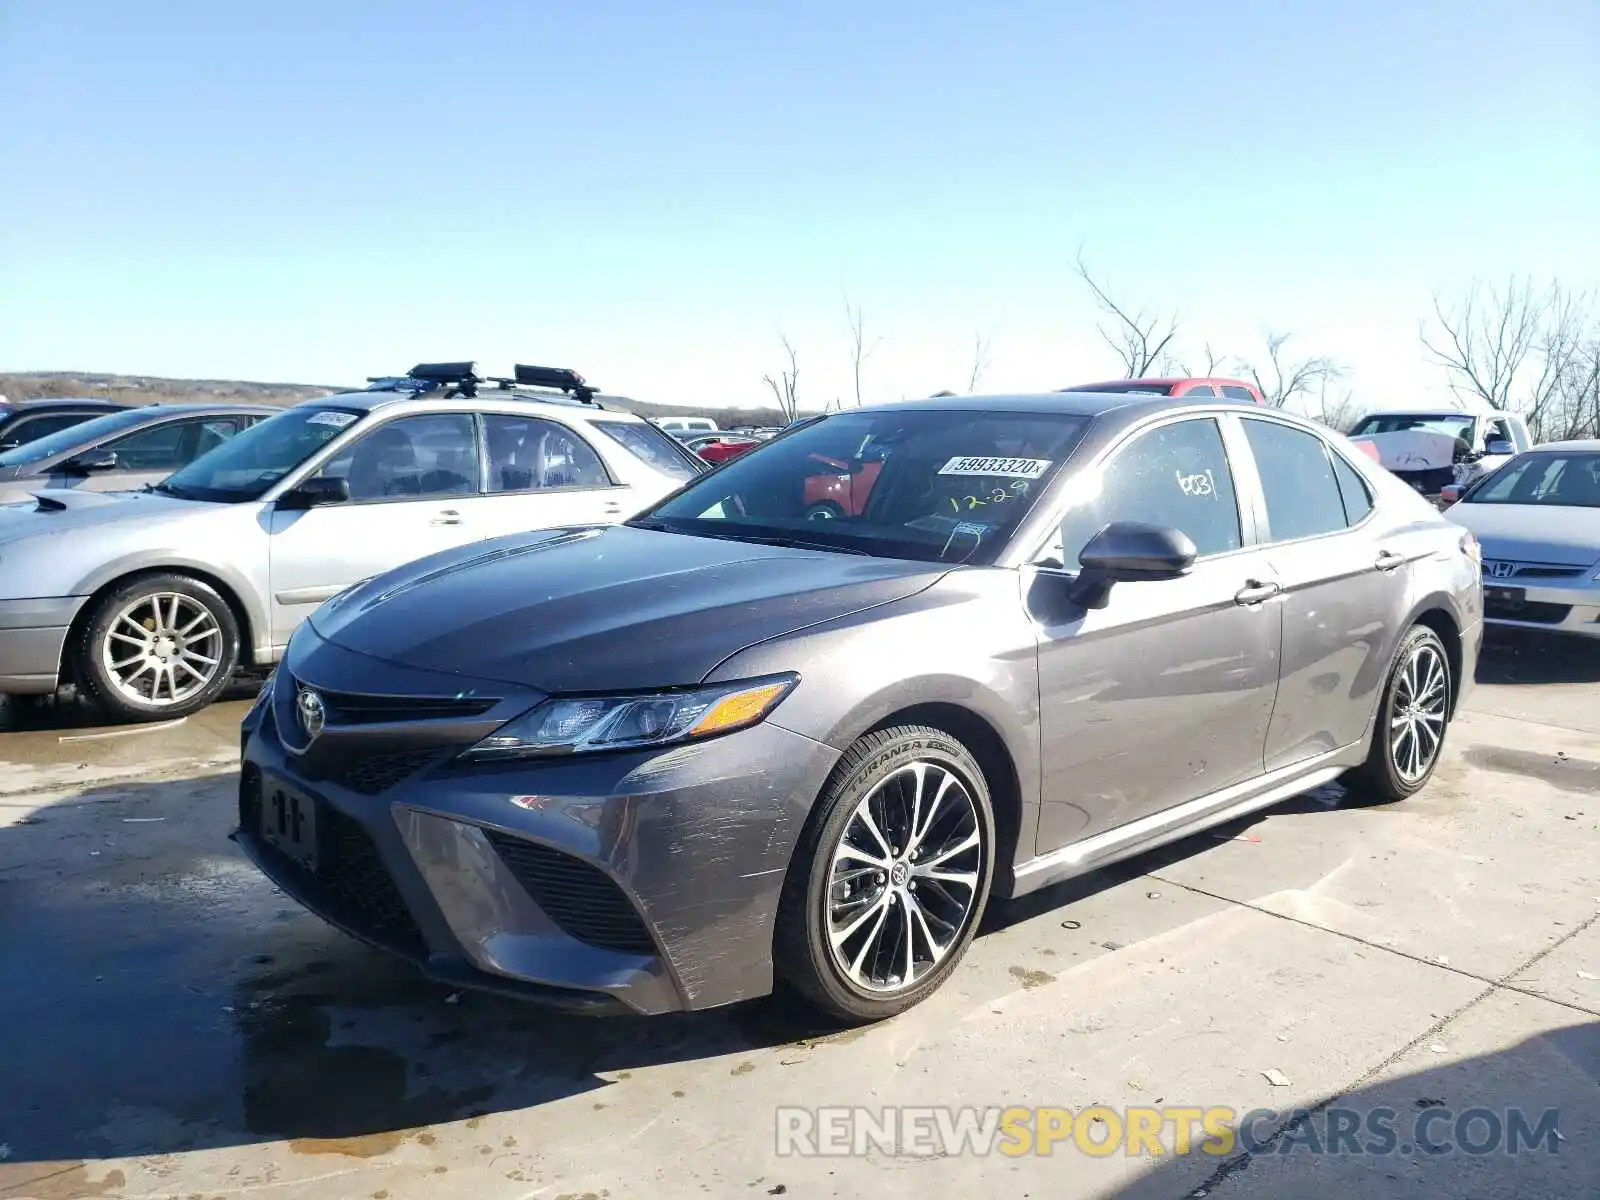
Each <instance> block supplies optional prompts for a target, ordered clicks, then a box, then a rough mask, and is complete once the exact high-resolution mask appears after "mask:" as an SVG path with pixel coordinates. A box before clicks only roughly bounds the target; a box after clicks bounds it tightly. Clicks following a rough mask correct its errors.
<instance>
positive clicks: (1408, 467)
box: [1350, 409, 1533, 497]
mask: <svg viewBox="0 0 1600 1200" xmlns="http://www.w3.org/2000/svg"><path fill="white" fill-rule="evenodd" d="M1350 438H1351V440H1352V441H1355V442H1356V443H1358V444H1360V443H1366V446H1365V447H1364V448H1366V449H1367V450H1368V453H1370V454H1372V456H1373V457H1374V458H1376V459H1377V460H1378V461H1379V462H1380V463H1381V464H1383V465H1384V466H1385V467H1387V468H1388V469H1389V470H1390V471H1392V472H1394V474H1396V475H1398V476H1399V477H1400V478H1401V479H1404V480H1405V481H1406V482H1407V483H1409V484H1410V485H1411V486H1412V487H1414V488H1416V489H1417V491H1419V492H1421V493H1422V494H1423V495H1424V496H1429V497H1437V496H1438V495H1439V493H1440V492H1441V491H1443V490H1444V489H1445V488H1446V487H1448V486H1449V485H1451V484H1460V485H1463V486H1464V485H1466V484H1468V483H1471V482H1472V481H1473V480H1475V479H1477V478H1478V477H1479V476H1481V475H1486V474H1488V473H1489V472H1490V471H1493V470H1495V469H1496V468H1497V467H1499V466H1500V465H1501V464H1502V463H1504V462H1506V461H1507V460H1509V459H1510V458H1511V457H1512V456H1513V455H1516V454H1521V453H1522V452H1523V451H1524V450H1526V449H1528V448H1529V447H1530V446H1532V445H1533V439H1532V438H1531V437H1530V436H1529V435H1528V426H1527V424H1526V423H1525V422H1524V421H1523V419H1522V418H1521V417H1519V416H1517V415H1516V414H1514V413H1508V412H1497V411H1495V410H1493V409H1485V410H1483V411H1481V412H1466V411H1458V410H1454V409H1434V410H1431V411H1430V410H1427V409H1414V410H1395V411H1393V412H1375V413H1368V414H1367V415H1366V416H1364V417H1362V418H1361V420H1360V421H1358V422H1356V425H1355V427H1354V428H1353V429H1351V430H1350Z"/></svg>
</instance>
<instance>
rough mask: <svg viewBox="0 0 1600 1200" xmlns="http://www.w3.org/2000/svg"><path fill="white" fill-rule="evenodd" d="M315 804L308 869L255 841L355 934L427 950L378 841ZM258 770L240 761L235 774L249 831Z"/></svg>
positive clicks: (294, 886)
mask: <svg viewBox="0 0 1600 1200" xmlns="http://www.w3.org/2000/svg"><path fill="white" fill-rule="evenodd" d="M315 803H316V806H317V867H316V870H315V871H309V870H307V869H306V868H305V867H303V866H301V865H300V864H299V863H297V862H294V861H293V860H292V859H289V858H287V857H285V856H284V855H282V854H279V853H278V852H277V851H276V850H274V849H273V848H272V847H270V846H268V845H267V844H266V843H265V842H261V841H257V842H256V843H255V845H256V847H257V850H258V852H259V853H261V854H263V855H266V856H268V857H270V858H271V860H272V862H273V866H274V869H275V871H276V873H277V874H279V875H280V876H282V877H283V878H284V879H286V880H288V881H290V885H289V886H290V888H291V890H292V891H294V892H295V893H297V894H298V895H300V896H301V897H303V899H304V902H305V903H306V905H307V906H309V907H310V908H313V909H315V910H317V911H318V912H321V913H324V914H326V915H327V917H328V919H329V920H331V921H334V922H336V923H338V924H340V925H343V926H345V927H346V928H348V929H350V930H351V931H352V932H354V933H356V934H357V935H359V936H361V937H364V938H366V939H367V940H369V941H371V942H374V943H376V944H378V945H380V946H385V947H387V948H389V949H391V950H394V951H396V952H398V953H400V954H404V955H406V956H407V957H410V958H422V957H425V956H426V954H427V952H428V951H427V943H426V942H425V941H424V940H423V937H422V931H421V930H420V929H419V928H418V927H417V923H416V920H415V919H414V918H413V917H412V915H411V910H410V909H408V908H407V907H406V902H405V901H404V900H403V899H401V897H400V889H399V888H397V887H396V886H395V883H394V879H393V877H391V876H390V874H389V870H388V868H387V867H385V866H384V865H383V859H382V858H381V857H380V856H379V854H378V847H377V846H376V845H375V844H374V843H373V841H372V837H371V836H370V835H369V834H368V833H367V831H366V830H365V829H363V828H362V827H361V825H360V823H359V822H357V821H355V820H353V819H352V818H350V817H347V816H345V814H344V813H342V812H340V811H339V810H338V809H336V808H334V807H333V806H332V805H331V804H327V803H325V802H323V801H321V800H317V801H315ZM260 821H261V772H260V770H259V769H258V768H256V767H255V766H254V765H253V764H249V763H247V764H245V767H244V769H243V771H242V772H241V773H240V780H239V825H240V828H241V829H243V830H245V831H246V832H248V833H251V834H254V832H255V831H256V830H257V829H258V828H259V827H260Z"/></svg>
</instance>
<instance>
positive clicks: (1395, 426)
mask: <svg viewBox="0 0 1600 1200" xmlns="http://www.w3.org/2000/svg"><path fill="white" fill-rule="evenodd" d="M1413 430H1415V431H1417V432H1420V433H1442V434H1446V435H1447V436H1449V437H1453V438H1462V439H1466V438H1468V437H1469V435H1470V434H1471V433H1472V418H1471V417H1463V416H1458V415H1455V414H1451V413H1411V414H1409V415H1403V416H1394V415H1389V416H1374V417H1365V418H1363V419H1362V420H1361V422H1360V423H1359V424H1357V425H1356V427H1355V428H1354V429H1352V430H1351V431H1350V436H1351V437H1368V436H1370V435H1372V434H1375V433H1410V432H1412V431H1413Z"/></svg>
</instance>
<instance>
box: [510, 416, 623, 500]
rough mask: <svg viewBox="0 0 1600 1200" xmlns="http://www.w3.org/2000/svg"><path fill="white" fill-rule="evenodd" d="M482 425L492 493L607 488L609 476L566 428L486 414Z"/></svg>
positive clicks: (590, 450) (597, 458)
mask: <svg viewBox="0 0 1600 1200" xmlns="http://www.w3.org/2000/svg"><path fill="white" fill-rule="evenodd" d="M483 420H484V427H485V431H486V433H487V434H488V443H489V490H490V491H491V492H526V491H533V490H538V489H544V488H598V487H610V486H611V476H610V475H608V474H607V473H606V469H605V466H604V465H603V464H602V463H601V462H600V456H599V455H598V454H596V453H595V452H594V448H593V447H592V446H590V445H589V443H588V442H586V441H584V440H583V438H582V437H581V436H580V435H579V434H577V433H576V432H574V431H573V430H571V429H568V428H567V427H566V426H565V425H559V424H557V423H556V422H554V421H544V420H540V419H539V418H538V417H512V416H506V415H504V414H499V413H489V414H487V415H486V416H485V417H484V419H483Z"/></svg>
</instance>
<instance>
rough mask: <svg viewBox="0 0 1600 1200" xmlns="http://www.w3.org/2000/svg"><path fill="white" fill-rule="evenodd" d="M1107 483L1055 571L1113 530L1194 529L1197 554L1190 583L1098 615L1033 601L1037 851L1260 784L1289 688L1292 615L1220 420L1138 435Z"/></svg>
mask: <svg viewBox="0 0 1600 1200" xmlns="http://www.w3.org/2000/svg"><path fill="white" fill-rule="evenodd" d="M1098 474H1099V478H1098V480H1096V479H1095V478H1094V477H1093V475H1091V476H1090V477H1088V479H1087V481H1086V482H1088V483H1090V484H1097V486H1095V487H1094V490H1093V491H1092V492H1091V493H1090V494H1088V495H1085V496H1084V498H1083V499H1081V500H1079V501H1077V502H1075V503H1074V504H1072V505H1071V506H1069V507H1068V509H1067V511H1066V514H1065V520H1064V521H1063V522H1062V536H1061V540H1060V542H1059V543H1058V544H1057V545H1056V546H1055V547H1053V553H1054V555H1055V556H1056V557H1057V558H1058V561H1060V562H1062V563H1064V564H1066V566H1067V567H1068V568H1069V569H1073V568H1076V566H1077V562H1078V554H1079V552H1080V551H1081V550H1082V548H1083V545H1084V544H1085V543H1086V542H1087V541H1088V540H1089V538H1090V537H1092V536H1093V535H1094V534H1095V533H1096V532H1098V531H1099V530H1100V529H1101V528H1102V527H1104V526H1105V525H1106V524H1108V523H1110V522H1112V521H1143V522H1148V523H1150V524H1153V525H1161V526H1167V527H1171V528H1176V529H1179V530H1182V531H1183V532H1184V533H1186V534H1188V535H1189V537H1190V538H1191V539H1193V541H1194V543H1195V547H1196V548H1197V549H1198V551H1199V557H1198V559H1197V560H1196V562H1195V565H1194V568H1193V570H1192V571H1190V573H1189V574H1188V575H1186V576H1184V577H1183V578H1181V579H1173V580H1165V581H1162V582H1149V583H1119V584H1117V585H1116V586H1115V587H1114V588H1112V589H1111V594H1110V598H1109V600H1108V602H1107V604H1106V606H1105V607H1104V608H1101V609H1083V608H1081V607H1078V606H1076V605H1071V604H1068V605H1065V606H1062V607H1056V606H1054V605H1051V604H1043V603H1038V602H1035V601H1033V600H1030V611H1031V613H1032V615H1033V617H1034V620H1035V623H1036V627H1037V633H1038V639H1039V643H1038V644H1039V703H1040V722H1041V745H1040V751H1041V763H1040V765H1041V768H1042V771H1043V778H1044V797H1043V804H1042V808H1041V814H1040V819H1039V842H1038V850H1039V852H1040V853H1045V852H1048V851H1050V850H1053V849H1057V848H1059V847H1061V846H1065V845H1067V844H1068V843H1069V842H1073V841H1076V840H1079V839H1080V838H1083V837H1086V836H1091V835H1093V834H1096V833H1101V832H1104V831H1107V830H1110V829H1113V828H1115V827H1117V826H1120V825H1125V824H1127V823H1128V822H1130V821H1134V820H1137V819H1139V818H1140V817H1145V816H1149V815H1151V814H1153V813H1157V812H1160V811H1162V810H1164V809H1167V808H1171V807H1172V806H1174V805H1176V804H1181V803H1183V802H1185V801H1187V800H1193V799H1195V798H1197V797H1199V796H1202V795H1205V794H1206V793H1209V792H1213V791H1216V790H1218V789H1220V788H1225V787H1228V786H1230V785H1232V784H1236V783H1242V782H1244V781H1246V780H1249V779H1253V778H1255V777H1256V776H1258V775H1260V774H1261V770H1262V765H1261V747H1262V744H1263V741H1264V739H1265V737H1266V733H1267V723H1268V720H1269V718H1270V716H1271V714H1272V701H1273V697H1274V695H1275V693H1276V691H1277V686H1278V650H1279V642H1280V640H1281V637H1282V620H1283V618H1282V607H1281V605H1279V604H1278V603H1277V602H1276V601H1275V599H1274V593H1275V587H1274V583H1273V579H1272V575H1271V570H1270V567H1269V566H1268V565H1267V564H1266V563H1265V562H1264V561H1263V559H1262V553H1261V551H1260V549H1259V548H1258V547H1256V546H1255V545H1254V544H1253V543H1254V528H1253V510H1252V509H1251V508H1250V507H1249V506H1241V504H1240V489H1239V488H1238V487H1237V486H1236V484H1235V477H1234V472H1233V471H1232V470H1231V469H1230V463H1229V456H1228V452H1227V450H1226V449H1225V442H1224V439H1223V436H1222V430H1221V425H1220V418H1217V417H1211V416H1207V417H1187V418H1183V419H1179V420H1175V421H1168V422H1166V423H1163V424H1160V425H1157V426H1155V427H1154V428H1150V429H1146V430H1144V431H1141V432H1139V433H1137V434H1135V435H1134V436H1133V437H1132V438H1131V439H1130V440H1128V441H1125V442H1124V443H1122V445H1121V446H1119V447H1117V448H1116V449H1115V450H1113V451H1112V453H1111V455H1110V457H1109V458H1108V459H1107V461H1106V463H1105V464H1104V466H1103V467H1102V468H1101V469H1100V471H1099V473H1098ZM1059 591H1060V589H1059V587H1056V588H1054V589H1051V588H1044V589H1040V590H1039V592H1038V593H1037V594H1038V595H1039V596H1041V597H1042V596H1044V595H1045V594H1046V593H1048V592H1054V593H1056V594H1059Z"/></svg>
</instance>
